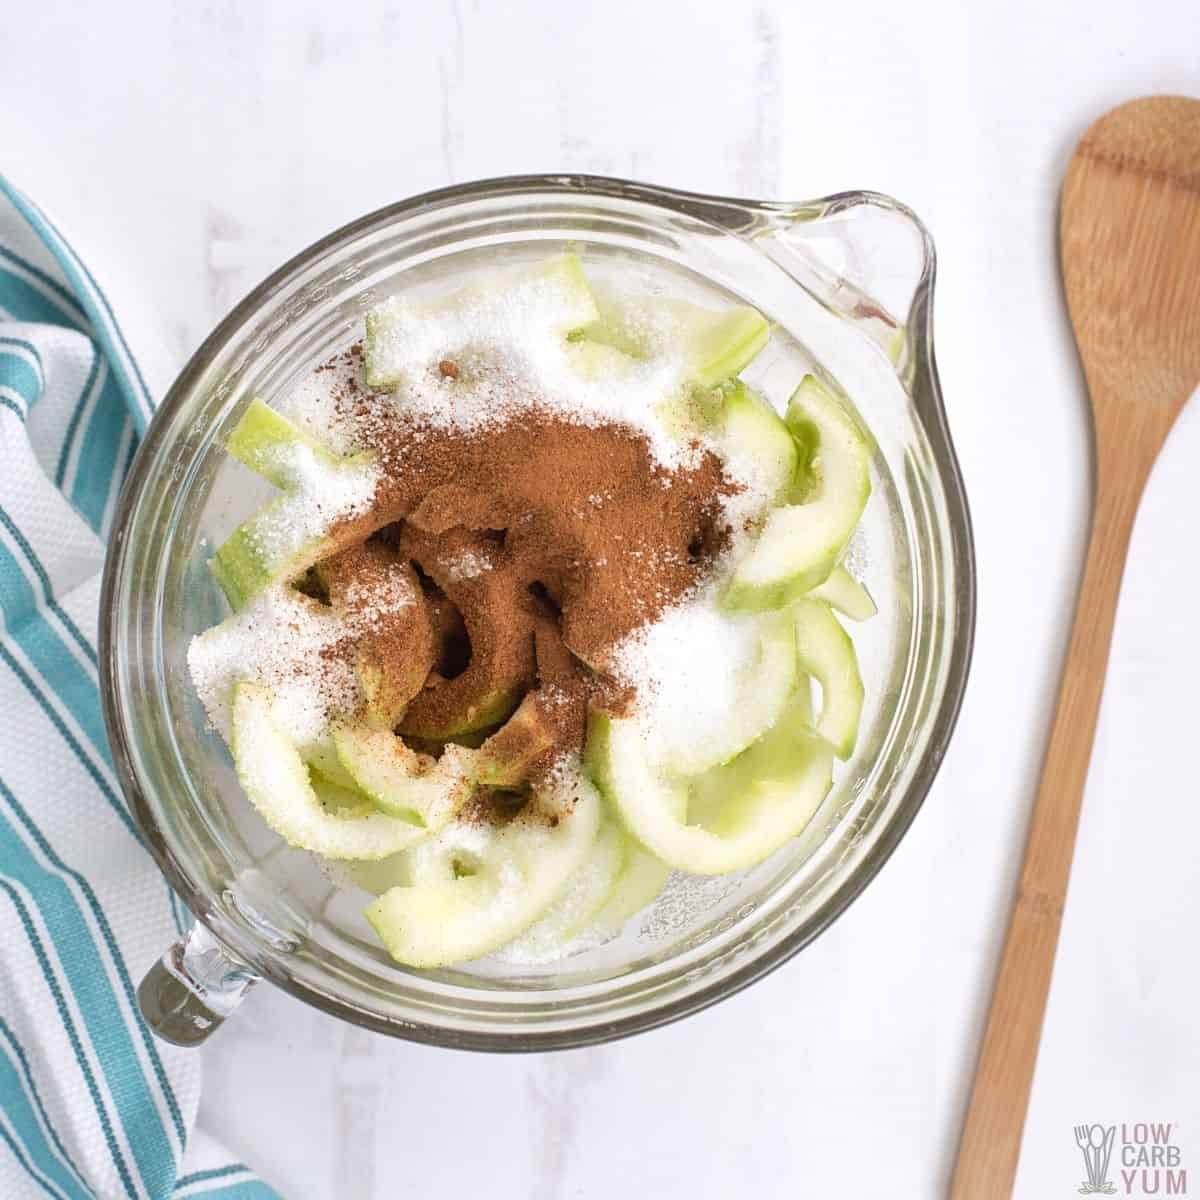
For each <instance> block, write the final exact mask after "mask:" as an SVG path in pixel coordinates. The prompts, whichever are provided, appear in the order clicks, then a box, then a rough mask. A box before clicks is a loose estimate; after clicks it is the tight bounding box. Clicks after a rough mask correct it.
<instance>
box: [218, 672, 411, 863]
mask: <svg viewBox="0 0 1200 1200" xmlns="http://www.w3.org/2000/svg"><path fill="white" fill-rule="evenodd" d="M231 749H232V751H233V762H234V766H235V768H236V769H237V776H238V780H239V782H240V783H241V785H242V787H243V789H244V790H245V792H246V795H247V796H249V798H250V801H251V803H252V804H253V805H254V807H255V808H257V809H258V811H259V813H261V814H262V817H263V820H265V821H266V823H267V824H268V825H269V826H270V827H271V828H272V829H273V830H274V831H275V832H276V833H277V834H279V836H280V837H281V838H283V840H284V841H285V842H287V844H288V845H289V846H294V847H295V848H296V849H299V850H311V851H313V853H315V854H323V855H325V856H326V857H327V858H352V859H378V858H386V857H387V856H388V855H389V854H395V853H396V852H397V851H399V850H403V849H405V848H406V847H408V846H411V845H413V843H414V842H416V841H419V840H420V839H421V838H423V837H425V836H426V830H425V828H424V827H423V826H417V825H413V824H412V823H411V822H409V821H401V820H397V819H396V818H395V817H389V816H385V815H384V814H383V813H380V812H375V811H373V810H370V809H369V808H368V807H367V806H366V805H365V804H362V805H359V804H351V805H350V807H346V805H347V804H350V800H351V798H352V797H353V796H354V793H353V792H348V791H345V790H343V789H341V788H336V786H335V787H334V790H333V792H331V793H329V795H333V796H335V797H336V798H337V802H336V805H333V806H332V807H331V805H330V804H329V803H328V802H327V803H325V804H323V803H322V802H321V797H320V796H319V795H318V793H317V791H315V790H314V787H313V782H312V780H311V778H310V776H309V769H308V767H307V765H306V764H305V762H304V760H303V759H302V758H301V757H300V754H299V752H298V751H297V750H296V748H295V746H293V745H292V743H291V742H290V741H288V739H287V738H286V737H285V736H284V734H283V733H282V732H281V731H280V729H279V727H278V726H277V725H276V724H275V722H274V720H273V719H272V716H271V693H270V691H269V690H268V689H267V688H265V687H264V686H263V685H262V684H258V683H241V684H239V685H238V687H237V690H236V691H235V692H234V698H233V737H232V739H231ZM324 786H327V785H324ZM327 801H328V796H327Z"/></svg>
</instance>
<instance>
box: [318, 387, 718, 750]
mask: <svg viewBox="0 0 1200 1200" xmlns="http://www.w3.org/2000/svg"><path fill="white" fill-rule="evenodd" d="M443 385H444V386H445V388H446V392H447V404H448V405H449V404H453V400H454V389H455V388H456V387H460V386H463V385H462V383H461V382H460V381H459V380H457V379H456V377H455V376H454V375H453V373H450V372H443ZM336 402H337V404H338V407H339V413H340V417H341V419H342V420H344V421H345V422H346V423H347V426H348V428H349V429H350V430H351V432H352V434H353V437H354V440H355V441H356V442H358V444H360V445H361V446H362V447H363V448H366V449H370V450H372V451H374V452H375V453H376V454H377V456H378V458H379V461H380V465H381V467H382V468H383V480H382V482H381V483H380V485H379V488H378V490H377V492H376V496H375V502H374V504H373V506H372V509H371V511H370V512H369V513H368V514H366V515H365V516H363V517H358V518H355V519H353V520H351V521H347V522H344V523H343V524H342V525H341V526H339V527H338V528H337V529H335V530H334V531H333V534H334V536H335V538H337V539H338V541H339V542H340V543H341V544H345V543H346V542H347V541H353V540H354V539H356V538H359V539H365V538H366V537H368V536H369V535H372V534H375V536H376V538H377V539H379V538H382V539H385V540H387V541H389V542H390V543H391V544H392V545H393V546H394V547H395V548H396V549H397V550H398V551H399V554H400V557H401V558H402V559H406V560H409V561H411V562H412V563H413V564H414V565H415V567H416V568H418V572H419V574H420V576H421V577H422V580H423V582H424V583H425V594H424V599H425V603H426V605H427V606H428V608H429V611H430V614H431V622H432V625H433V627H434V629H435V630H438V629H451V628H453V629H455V630H457V631H459V632H458V634H457V636H458V637H459V639H460V641H459V647H458V649H459V654H460V657H461V654H462V650H463V647H462V645H461V637H462V632H463V631H464V627H465V635H466V640H467V641H468V642H469V647H467V654H468V657H467V662H466V664H465V667H462V669H461V670H460V673H459V674H457V675H455V676H454V677H453V678H446V677H445V675H444V674H442V673H441V672H440V671H436V670H435V672H434V673H432V674H431V675H430V676H429V678H428V680H427V681H426V687H425V689H424V690H423V691H422V692H421V693H420V694H419V695H418V696H417V697H416V698H415V699H414V700H413V702H412V703H411V704H410V705H409V708H408V710H407V712H406V713H405V717H404V720H403V722H402V723H401V725H400V727H399V728H400V731H401V732H402V733H404V732H411V733H412V734H414V735H417V736H420V737H426V738H428V737H444V736H451V734H448V733H447V730H451V729H453V728H454V727H455V726H456V725H462V724H463V723H464V721H465V722H466V724H467V725H468V726H469V728H471V729H476V730H477V729H482V728H485V727H486V726H487V725H489V724H498V723H499V722H501V721H503V719H504V718H505V717H507V716H508V714H509V713H511V712H512V711H513V710H514V709H515V708H516V706H517V704H519V703H520V701H521V699H522V698H523V696H524V695H525V694H527V693H529V692H530V691H531V690H536V691H537V692H539V693H540V695H539V697H538V701H539V702H538V704H537V705H536V707H537V708H538V710H539V711H541V712H542V713H544V715H545V719H546V721H547V722H549V723H551V724H552V726H553V730H554V747H553V750H554V753H553V754H550V755H547V756H545V758H546V761H547V763H548V762H550V761H551V760H552V759H553V758H555V757H557V756H561V754H562V753H563V752H564V751H567V750H572V749H578V748H579V747H580V746H581V745H582V742H583V735H584V726H585V718H586V710H587V705H588V703H589V701H592V700H599V701H600V702H603V703H605V704H606V705H608V706H609V707H620V706H621V704H622V701H626V702H627V701H628V700H629V699H630V697H629V695H628V693H627V690H624V691H623V690H622V687H621V685H620V684H619V683H618V681H616V680H613V679H611V678H609V677H608V675H607V669H608V667H609V665H610V664H609V652H610V650H611V649H612V647H613V646H614V645H615V644H616V643H618V642H620V641H621V640H622V639H623V638H625V637H626V636H627V635H628V634H630V633H631V632H633V630H635V629H637V628H638V627H639V626H641V625H643V624H644V623H646V622H648V621H653V620H655V619H656V618H657V617H658V616H659V615H660V614H661V613H662V612H663V610H664V609H665V608H667V607H668V606H670V605H672V604H674V603H676V602H677V601H678V600H679V599H680V598H681V597H682V596H683V595H684V594H685V593H687V592H688V591H690V590H691V589H692V588H694V587H695V586H696V585H697V584H699V583H700V582H701V581H702V580H703V578H704V577H705V575H706V573H707V572H708V571H709V570H710V568H711V565H712V562H713V560H714V559H715V557H716V556H717V555H718V554H719V553H720V551H721V550H722V549H723V548H724V546H725V545H726V544H727V542H728V538H729V530H728V529H727V528H726V526H725V525H724V523H723V520H722V516H721V499H722V498H723V497H725V496H729V495H732V494H733V493H735V492H736V491H738V490H739V488H738V485H736V484H735V483H733V482H732V481H731V480H730V479H729V478H728V477H727V476H726V475H725V473H724V471H723V469H722V465H721V462H720V459H719V458H718V457H717V456H716V455H715V454H714V453H713V452H712V451H710V450H708V449H706V448H703V447H701V446H699V445H695V446H693V447H691V450H690V454H689V456H688V459H687V461H686V463H685V465H682V466H678V467H674V468H669V467H666V466H664V465H663V464H662V463H660V462H658V461H657V460H656V459H655V457H654V455H653V453H652V450H651V446H650V443H649V441H648V439H647V438H646V437H645V436H644V435H642V434H641V433H639V432H637V431H636V430H634V429H631V428H629V427H626V426H622V425H617V424H595V425H591V424H582V423H574V422H572V421H570V420H567V419H564V417H563V415H562V414H561V413H555V412H550V411H547V410H545V409H540V408H538V407H537V406H536V405H534V404H531V403H524V404H518V403H513V404H511V405H509V406H508V407H507V408H506V410H505V412H504V413H503V414H499V413H498V414H497V419H496V420H495V421H494V422H490V423H487V424H484V425H482V426H478V425H477V426H473V427H468V428H455V427H453V426H438V427H431V426H428V425H422V424H420V423H418V422H416V421H414V420H413V419H412V418H411V417H408V416H406V415H405V413H404V410H403V404H402V400H400V399H399V398H397V397H396V396H393V395H381V394H373V393H368V392H365V391H363V390H361V389H360V388H359V387H358V386H357V385H356V384H353V383H351V384H350V385H348V386H345V387H343V389H342V390H341V391H340V393H339V394H338V395H337V396H336ZM380 531H382V532H380ZM459 617H461V624H459V623H458V618H459ZM448 645H449V643H448V642H447V641H446V640H445V639H444V640H443V643H442V647H441V650H440V652H438V653H439V656H440V658H441V659H442V660H445V659H446V658H447V656H448V651H447V646H448ZM450 657H453V655H452V654H451V655H450ZM472 706H475V711H474V712H471V711H470V710H471V708H472ZM489 706H490V707H489Z"/></svg>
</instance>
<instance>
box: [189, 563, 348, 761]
mask: <svg viewBox="0 0 1200 1200" xmlns="http://www.w3.org/2000/svg"><path fill="white" fill-rule="evenodd" d="M345 632H346V628H345V624H344V622H343V621H342V620H341V619H340V618H339V617H338V616H337V615H336V614H335V613H334V612H333V611H332V610H331V609H329V608H327V607H325V606H323V605H321V604H318V603H317V602H316V601H314V600H311V599H309V598H308V597H307V596H302V595H301V594H300V593H299V592H297V591H295V590H293V589H292V588H290V587H288V586H286V585H282V584H277V585H273V586H271V587H267V588H264V589H263V591H262V592H260V593H259V594H258V595H257V596H256V597H254V599H253V600H252V601H251V602H250V603H249V604H248V605H247V606H246V607H245V608H243V609H242V610H241V611H240V612H238V613H236V614H234V615H233V616H232V617H229V618H228V619H227V620H225V621H223V622H222V623H221V624H220V625H217V626H215V627H214V628H212V629H209V630H207V631H206V632H204V633H202V634H200V635H199V636H198V637H196V638H193V639H192V643H191V645H190V646H189V647H188V668H189V670H190V671H191V675H192V682H193V684H194V685H195V688H196V692H197V694H198V695H199V697H200V702H201V703H202V704H203V705H204V710H205V712H206V713H207V714H208V718H209V720H210V721H211V722H212V724H213V726H214V727H215V728H216V729H217V730H218V731H219V732H220V733H221V734H222V736H224V737H226V738H228V737H229V733H230V726H231V719H232V705H233V692H234V688H235V687H236V686H237V684H238V683H239V682H241V681H242V680H244V679H254V680H257V681H259V682H261V683H263V684H266V685H267V687H269V688H270V690H271V693H272V703H271V717H272V719H273V721H274V722H275V724H276V725H278V727H279V729H280V730H281V731H282V732H283V733H285V734H286V735H287V736H288V738H289V739H290V740H291V741H292V742H293V743H294V744H295V745H297V746H299V747H306V746H311V745H314V744H316V743H318V742H321V741H322V740H323V739H324V738H325V736H326V732H327V729H328V726H329V721H330V718H331V716H334V715H337V714H339V713H342V712H348V711H351V710H352V709H354V708H355V707H356V706H357V705H358V704H359V702H360V700H361V694H360V691H359V685H358V682H357V679H356V677H355V674H354V669H353V667H352V666H351V665H350V664H349V663H348V662H343V661H341V660H340V659H339V658H338V657H336V656H332V655H329V654H327V653H323V652H327V651H328V650H330V649H331V648H332V647H333V646H334V645H336V643H337V642H338V641H339V639H340V638H342V637H343V636H344V635H345Z"/></svg>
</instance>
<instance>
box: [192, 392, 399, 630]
mask: <svg viewBox="0 0 1200 1200" xmlns="http://www.w3.org/2000/svg"><path fill="white" fill-rule="evenodd" d="M228 448H229V451H230V453H231V454H232V455H234V457H235V458H237V459H239V461H241V462H243V463H245V464H246V465H247V466H248V467H250V468H251V469H252V470H255V471H257V472H258V473H259V474H260V475H263V476H264V477H265V478H267V479H269V480H270V481H271V482H272V483H274V484H275V485H276V486H277V487H279V488H281V489H282V494H281V495H279V496H277V497H276V498H275V499H274V500H272V501H270V502H269V503H268V504H267V505H266V506H265V507H263V508H262V509H260V510H259V511H258V512H257V513H256V514H255V515H254V516H252V517H250V518H248V519H247V520H246V521H244V522H242V524H241V525H239V526H238V527H237V528H236V529H235V530H234V531H233V532H232V533H231V534H230V535H229V537H228V538H227V539H226V540H225V541H224V542H223V543H222V544H221V546H220V547H219V548H218V550H217V552H216V554H215V555H214V557H213V560H212V564H211V566H212V572H213V574H214V575H215V576H216V579H217V582H218V583H219V584H220V585H221V589H222V591H224V593H225V598H226V599H227V600H228V601H229V604H230V607H231V608H233V609H234V610H235V611H236V610H237V609H239V608H241V607H243V605H245V603H246V602H247V601H248V600H250V599H251V598H252V597H253V596H255V595H257V594H258V593H259V592H260V591H262V589H263V588H264V587H266V586H267V585H268V584H271V583H275V582H277V581H279V580H283V579H291V578H294V577H295V576H297V575H299V574H300V573H301V572H303V571H304V570H305V569H306V568H307V567H309V566H311V565H312V564H313V563H315V562H317V561H318V560H319V559H321V558H325V557H326V556H327V555H329V554H332V553H333V552H334V551H335V550H336V549H337V546H336V544H335V543H334V540H333V539H331V538H329V537H327V536H326V532H327V530H325V529H322V528H321V527H320V526H319V525H314V522H313V513H314V511H319V509H318V508H317V506H316V505H315V504H314V497H313V496H312V495H309V494H308V491H309V490H311V489H312V488H318V489H319V490H320V492H321V495H322V498H323V500H324V503H325V505H326V507H327V510H328V511H331V512H338V511H339V510H343V509H344V508H346V507H347V506H349V507H355V506H357V505H359V504H361V505H363V506H365V505H366V504H367V503H369V502H370V500H371V497H372V496H373V495H374V491H375V484H376V481H377V479H378V471H377V468H376V467H375V464H374V459H373V457H372V456H371V455H370V454H355V455H350V456H348V457H345V458H341V457H339V456H337V455H335V454H333V453H331V452H330V451H329V450H328V449H326V448H325V447H324V446H322V445H321V444H320V443H319V442H317V441H316V440H315V439H314V438H312V437H310V436H309V435H308V434H307V433H305V432H304V431H303V430H302V429H300V428H299V427H298V426H296V425H294V424H292V422H291V421H289V420H288V419H287V418H286V417H284V416H281V415H280V414H279V413H277V412H275V411H274V410H273V409H271V408H269V407H268V406H267V405H266V404H264V403H263V402H262V401H261V400H257V399H256V400H253V401H251V403H250V407H249V408H248V409H247V410H246V413H245V415H244V416H243V417H242V419H241V421H239V422H238V425H237V427H236V428H235V429H234V431H233V433H232V434H230V437H229V442H228Z"/></svg>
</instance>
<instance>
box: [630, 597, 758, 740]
mask: <svg viewBox="0 0 1200 1200" xmlns="http://www.w3.org/2000/svg"><path fill="white" fill-rule="evenodd" d="M717 595H718V592H717V589H716V588H715V587H708V588H704V589H701V590H700V591H699V592H698V593H697V594H695V595H694V596H692V597H690V598H688V599H686V600H684V602H683V603H681V604H678V605H676V606H675V607H674V608H670V609H668V610H667V611H666V612H665V613H663V615H662V616H661V617H660V618H659V620H658V621H656V622H654V623H652V624H648V625H644V626H642V627H641V628H640V629H638V630H635V631H634V633H632V634H631V635H630V636H629V637H627V638H626V639H625V640H624V641H623V642H621V643H619V644H618V646H617V647H616V649H615V651H614V653H613V655H612V659H611V667H612V669H613V670H614V671H615V673H616V674H617V675H618V676H619V677H620V678H622V679H624V680H626V681H628V682H629V683H632V684H633V685H634V687H635V688H636V690H637V710H636V711H637V715H638V716H639V717H640V718H641V719H642V722H643V725H644V728H645V730H646V734H647V738H648V740H650V741H651V742H652V743H653V746H654V749H655V752H656V754H661V755H662V756H663V757H664V758H667V757H673V756H675V755H677V754H680V753H682V752H685V751H686V750H688V749H689V748H690V747H693V746H697V745H699V746H703V745H704V744H705V743H706V742H708V741H710V740H711V739H713V738H714V737H716V736H718V734H719V732H720V730H721V729H722V728H723V726H725V725H726V724H727V723H728V722H729V720H730V710H731V708H732V706H733V705H735V704H736V703H737V702H738V697H739V683H740V682H741V680H742V679H743V677H744V675H745V673H746V671H747V670H748V669H749V668H751V667H752V666H753V665H754V662H755V658H756V656H757V654H758V651H759V644H760V634H761V628H760V625H759V623H758V622H757V621H756V620H755V619H754V618H753V617H737V616H732V615H730V614H729V613H726V612H722V611H721V610H720V608H719V606H718V602H717Z"/></svg>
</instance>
